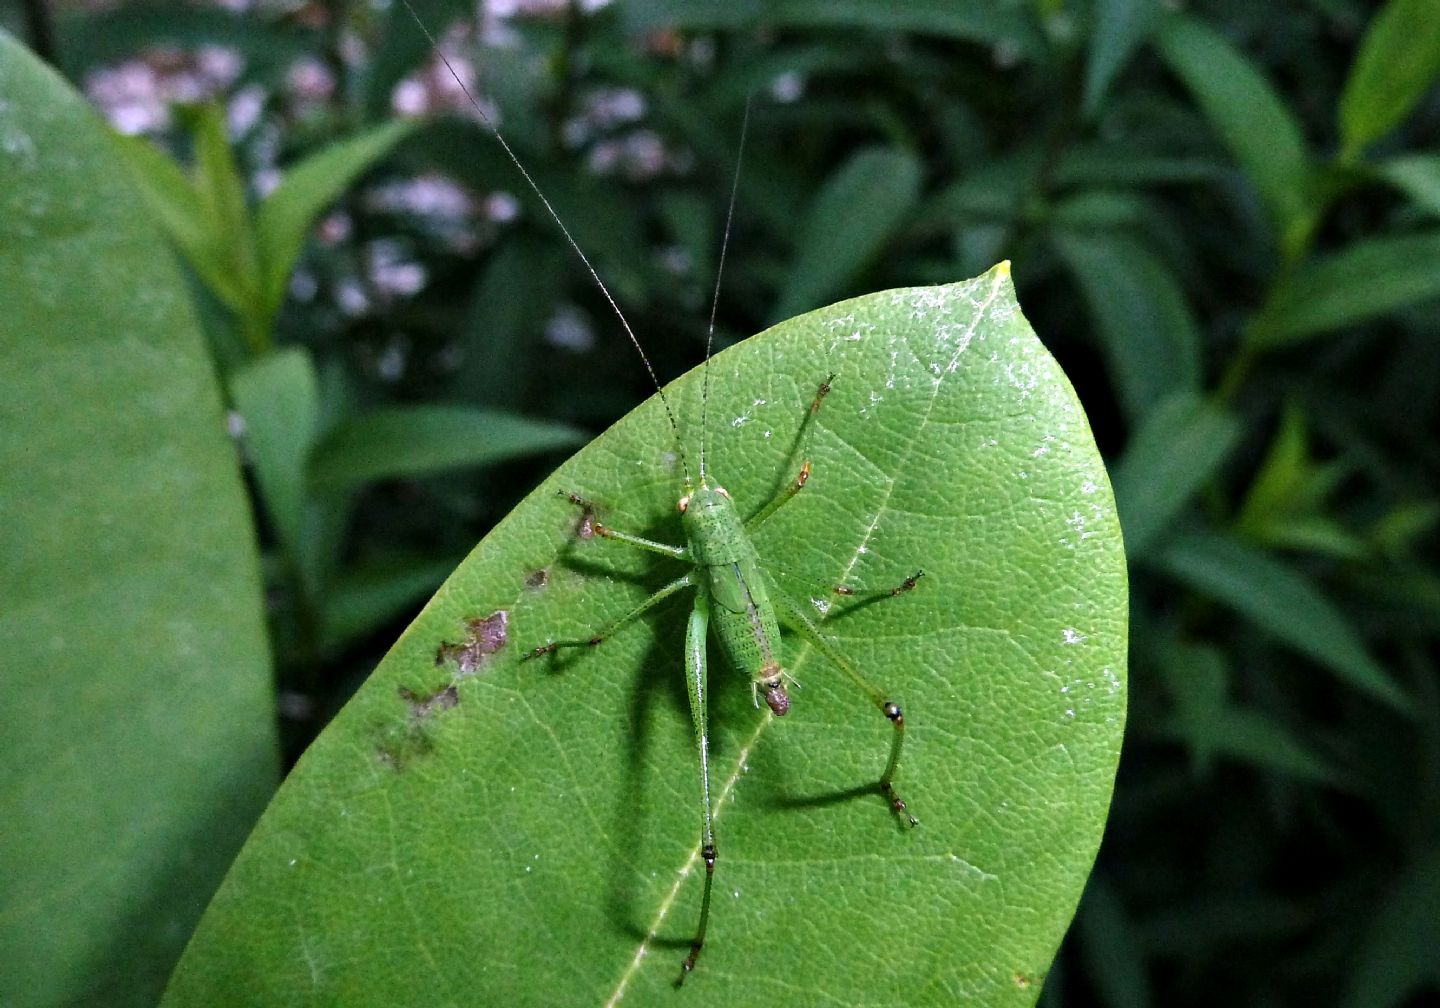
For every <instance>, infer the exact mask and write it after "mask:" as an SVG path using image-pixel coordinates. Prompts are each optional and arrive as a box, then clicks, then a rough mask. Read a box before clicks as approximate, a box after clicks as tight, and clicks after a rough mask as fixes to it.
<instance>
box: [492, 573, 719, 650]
mask: <svg viewBox="0 0 1440 1008" xmlns="http://www.w3.org/2000/svg"><path fill="white" fill-rule="evenodd" d="M695 584H696V581H695V575H694V572H690V573H686V574H682V575H680V577H678V578H676V579H675V580H674V581H671V582H670V583H669V584H667V585H666V586H665V587H663V588H661V589H660V590H659V591H657V592H655V594H653V595H651V596H650V597H649V598H647V599H645V601H643V602H641V603H640V604H639V605H637V606H636V607H635V608H634V609H631V610H630V611H629V612H627V613H626V614H625V615H624V616H621V617H620V618H619V619H615V620H611V621H610V622H609V623H607V624H605V625H604V626H603V627H601V628H600V629H599V630H598V631H597V632H596V633H594V634H592V635H591V636H589V637H584V638H577V639H575V640H560V641H551V642H550V643H549V644H542V645H541V646H540V647H537V648H531V649H530V650H529V651H526V652H525V653H524V654H522V655H521V656H520V660H521V661H528V660H529V659H531V658H539V657H540V656H541V655H547V654H553V653H554V652H556V651H558V650H560V649H561V648H569V647H595V646H596V645H597V644H600V643H603V642H604V641H605V640H606V639H608V638H609V637H611V636H613V635H614V633H615V631H617V630H619V629H620V628H621V627H623V626H625V624H627V623H630V622H633V621H634V620H637V619H639V618H640V617H641V616H643V615H645V614H646V613H647V612H649V611H650V610H651V609H653V608H655V607H656V606H657V605H659V604H660V603H661V602H664V601H665V600H666V599H668V598H669V597H670V596H671V595H674V594H675V593H676V592H680V591H684V590H685V589H686V588H693V587H694V586H695Z"/></svg>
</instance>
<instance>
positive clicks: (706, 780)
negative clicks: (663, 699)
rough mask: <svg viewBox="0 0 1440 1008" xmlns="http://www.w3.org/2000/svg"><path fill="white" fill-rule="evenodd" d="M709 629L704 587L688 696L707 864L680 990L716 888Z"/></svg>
mask: <svg viewBox="0 0 1440 1008" xmlns="http://www.w3.org/2000/svg"><path fill="white" fill-rule="evenodd" d="M709 626H710V593H709V591H708V590H707V589H706V588H705V587H704V586H703V585H701V586H699V587H698V589H697V590H696V592H695V606H694V608H692V609H691V610H690V619H689V621H688V622H687V623H686V625H685V694H686V696H688V697H689V698H690V722H691V724H692V725H694V728H695V750H696V752H697V753H699V756H700V856H701V858H702V859H703V860H704V862H705V892H704V895H702V896H701V897H700V923H699V924H698V925H697V926H696V928H695V938H694V940H693V941H692V942H691V943H690V954H689V955H687V956H686V957H685V962H684V963H682V964H681V966H680V977H679V979H678V980H676V981H675V986H677V987H679V986H680V985H681V984H683V983H684V982H685V977H686V976H688V975H689V974H690V971H691V970H693V969H694V968H695V960H696V959H698V958H699V957H700V950H701V949H702V948H704V947H705V931H706V929H707V928H708V927H709V925H710V892H711V890H712V889H713V888H714V885H715V857H716V855H715V816H714V813H713V812H712V810H711V807H710V730H709V718H708V715H707V713H706V707H707V703H706V698H707V696H708V693H707V688H706V682H705V636H706V632H707V630H708V629H709Z"/></svg>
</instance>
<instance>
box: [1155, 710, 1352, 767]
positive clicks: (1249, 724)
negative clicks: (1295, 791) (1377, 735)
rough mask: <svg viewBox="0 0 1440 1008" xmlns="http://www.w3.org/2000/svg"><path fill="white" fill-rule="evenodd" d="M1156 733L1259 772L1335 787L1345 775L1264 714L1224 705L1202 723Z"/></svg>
mask: <svg viewBox="0 0 1440 1008" xmlns="http://www.w3.org/2000/svg"><path fill="white" fill-rule="evenodd" d="M1159 734H1160V735H1162V736H1164V737H1166V738H1171V739H1174V740H1175V741H1177V742H1184V743H1186V744H1188V745H1191V746H1196V747H1201V746H1203V747H1204V750H1205V752H1206V754H1207V755H1209V756H1222V757H1226V758H1229V759H1233V760H1238V761H1241V762H1244V763H1249V764H1251V765H1252V766H1255V767H1257V768H1259V769H1261V770H1266V771H1270V772H1272V773H1278V774H1284V775H1286V776H1289V777H1296V778H1298V779H1300V780H1304V781H1310V782H1311V783H1314V784H1324V785H1327V786H1331V787H1335V786H1339V785H1341V784H1342V783H1343V782H1344V776H1343V775H1342V774H1341V773H1340V771H1339V770H1337V769H1336V768H1334V767H1332V766H1331V765H1330V764H1329V763H1328V762H1327V761H1326V760H1324V759H1322V758H1321V757H1320V756H1319V755H1317V754H1316V753H1315V752H1314V751H1313V750H1312V749H1311V748H1310V747H1309V746H1307V745H1305V744H1304V743H1303V742H1301V741H1300V740H1299V739H1298V738H1296V737H1295V735H1294V733H1293V732H1291V731H1290V730H1289V729H1288V728H1286V727H1285V725H1283V724H1281V723H1280V722H1279V721H1277V720H1276V719H1275V718H1273V717H1271V716H1270V715H1269V714H1267V713H1266V712H1265V711H1262V710H1257V709H1254V708H1249V707H1238V706H1227V707H1225V708H1223V709H1221V710H1218V711H1215V712H1214V713H1213V714H1212V715H1210V716H1209V717H1208V718H1205V719H1204V720H1179V719H1177V720H1173V721H1169V722H1166V723H1163V724H1161V725H1160V726H1159Z"/></svg>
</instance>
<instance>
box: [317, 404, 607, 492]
mask: <svg viewBox="0 0 1440 1008" xmlns="http://www.w3.org/2000/svg"><path fill="white" fill-rule="evenodd" d="M584 440H585V436H584V434H583V433H582V432H581V431H580V430H579V429H578V428H575V427H571V426H569V425H567V424H559V423H554V422H552V421H542V420H531V419H529V418H527V417H523V416H519V415H517V414H514V413H505V412H501V411H499V410H481V409H475V408H474V407H470V406H460V405H446V404H442V403H431V404H426V405H421V406H392V407H389V408H387V409H380V410H375V411H374V412H372V413H368V414H366V415H365V416H362V417H357V418H356V419H354V420H350V421H348V422H346V423H343V424H341V425H339V426H338V427H336V428H335V429H334V430H332V431H331V432H330V433H329V434H328V435H326V437H325V438H324V439H322V440H321V442H320V443H319V444H318V445H316V446H315V451H314V454H313V456H312V457H311V460H310V480H311V482H312V484H313V485H314V486H316V487H317V488H323V489H326V490H349V489H354V488H356V487H359V486H362V485H364V484H365V483H369V482H371V481H373V480H378V479H394V478H396V477H403V476H423V475H427V474H429V473H437V472H443V471H445V470H446V469H454V468H457V467H459V466H481V465H494V464H495V463H496V462H505V461H508V460H510V459H514V458H522V457H524V456H526V455H536V454H539V453H541V452H548V451H556V450H557V449H560V448H570V447H573V446H575V445H578V444H580V443H581V442H583V441H584Z"/></svg>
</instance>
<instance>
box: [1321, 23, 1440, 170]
mask: <svg viewBox="0 0 1440 1008" xmlns="http://www.w3.org/2000/svg"><path fill="white" fill-rule="evenodd" d="M1437 75H1440V0H1390V2H1389V3H1387V4H1386V5H1385V6H1384V8H1382V9H1381V11H1380V13H1378V14H1376V15H1375V19H1374V20H1373V21H1371V22H1370V26H1369V28H1367V29H1366V31H1365V38H1364V40H1363V41H1362V42H1361V43H1360V51H1359V53H1357V54H1356V56H1355V64H1354V66H1352V67H1351V68H1350V76H1349V77H1348V78H1347V79H1346V81H1345V90H1344V92H1343V93H1342V94H1341V95H1340V146H1341V157H1342V158H1345V159H1354V158H1356V157H1358V156H1359V155H1360V153H1361V152H1362V151H1363V150H1364V149H1365V147H1366V146H1368V145H1369V144H1370V143H1372V142H1373V141H1375V140H1378V139H1380V138H1381V137H1382V136H1384V135H1385V134H1386V133H1388V132H1390V130H1391V129H1393V128H1394V127H1395V126H1396V125H1398V124H1399V122H1400V120H1401V119H1404V118H1405V116H1406V115H1407V114H1408V113H1409V112H1410V110H1411V109H1412V108H1413V107H1414V106H1415V103H1416V102H1417V101H1419V100H1420V98H1421V97H1422V96H1423V95H1424V94H1425V92H1426V90H1427V89H1428V88H1429V87H1430V85H1431V84H1433V83H1434V82H1435V78H1436V76H1437Z"/></svg>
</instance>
